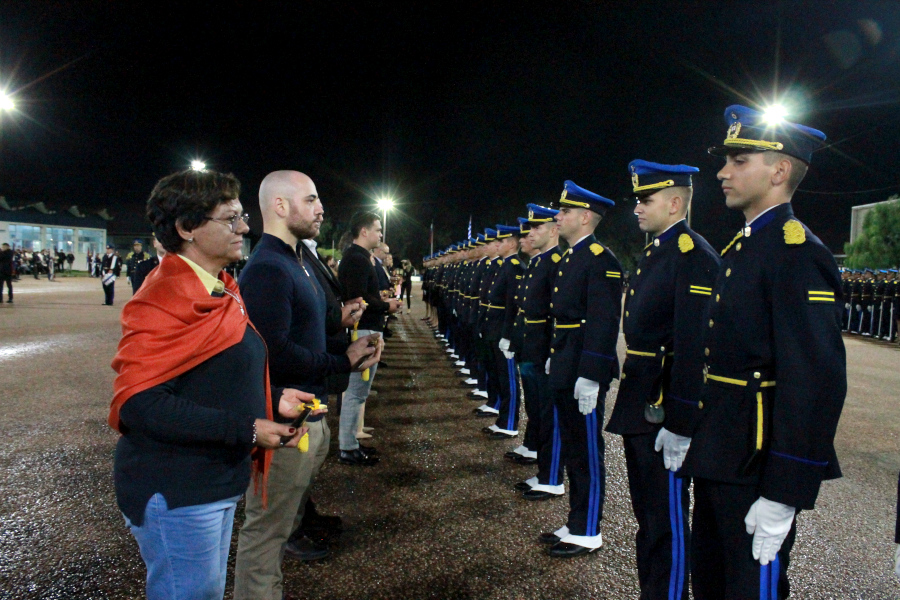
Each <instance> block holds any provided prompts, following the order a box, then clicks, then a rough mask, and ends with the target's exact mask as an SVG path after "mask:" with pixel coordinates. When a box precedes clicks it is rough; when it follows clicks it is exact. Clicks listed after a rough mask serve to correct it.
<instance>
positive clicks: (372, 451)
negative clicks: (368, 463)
mask: <svg viewBox="0 0 900 600" xmlns="http://www.w3.org/2000/svg"><path fill="white" fill-rule="evenodd" d="M359 451H360V452H362V453H363V454H365V455H366V456H378V448H375V447H373V446H363V445H362V444H360V445H359Z"/></svg>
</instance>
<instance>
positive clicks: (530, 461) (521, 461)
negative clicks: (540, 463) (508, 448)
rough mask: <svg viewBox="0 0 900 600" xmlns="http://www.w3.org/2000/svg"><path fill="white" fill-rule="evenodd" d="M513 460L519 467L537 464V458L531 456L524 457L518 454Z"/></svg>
mask: <svg viewBox="0 0 900 600" xmlns="http://www.w3.org/2000/svg"><path fill="white" fill-rule="evenodd" d="M513 460H514V461H516V464H517V465H534V464H537V459H536V458H531V457H530V456H522V455H521V454H516V455H515V457H513Z"/></svg>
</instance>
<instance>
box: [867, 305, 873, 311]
mask: <svg viewBox="0 0 900 600" xmlns="http://www.w3.org/2000/svg"><path fill="white" fill-rule="evenodd" d="M866 310H867V311H869V312H875V307H874V306H872V305H871V304H870V305H869V306H868V307H867V308H866Z"/></svg>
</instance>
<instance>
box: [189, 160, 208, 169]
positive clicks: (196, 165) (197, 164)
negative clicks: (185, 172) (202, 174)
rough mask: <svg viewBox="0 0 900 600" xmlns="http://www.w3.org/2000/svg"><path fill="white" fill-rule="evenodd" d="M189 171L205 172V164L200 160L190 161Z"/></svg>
mask: <svg viewBox="0 0 900 600" xmlns="http://www.w3.org/2000/svg"><path fill="white" fill-rule="evenodd" d="M191 169H192V170H194V171H204V170H206V163H205V162H203V161H202V160H192V161H191Z"/></svg>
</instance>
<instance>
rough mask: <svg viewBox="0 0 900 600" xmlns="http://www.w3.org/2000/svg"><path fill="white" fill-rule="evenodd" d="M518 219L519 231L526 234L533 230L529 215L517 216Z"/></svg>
mask: <svg viewBox="0 0 900 600" xmlns="http://www.w3.org/2000/svg"><path fill="white" fill-rule="evenodd" d="M516 220H517V221H518V222H519V233H521V234H526V233H528V232H529V231H531V223H529V222H528V217H517V218H516Z"/></svg>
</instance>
